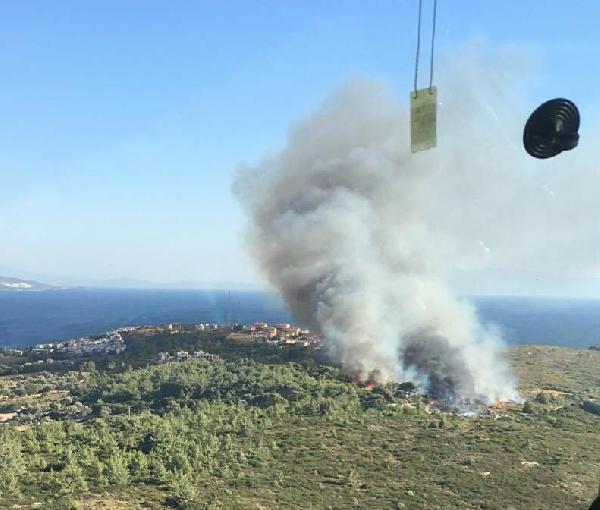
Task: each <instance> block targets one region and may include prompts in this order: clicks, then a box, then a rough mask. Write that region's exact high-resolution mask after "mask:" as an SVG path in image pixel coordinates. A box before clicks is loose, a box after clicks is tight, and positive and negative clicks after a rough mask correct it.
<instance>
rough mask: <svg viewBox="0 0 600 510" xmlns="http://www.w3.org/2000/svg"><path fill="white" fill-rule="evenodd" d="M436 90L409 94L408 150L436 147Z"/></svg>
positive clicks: (416, 150) (423, 90)
mask: <svg viewBox="0 0 600 510" xmlns="http://www.w3.org/2000/svg"><path fill="white" fill-rule="evenodd" d="M436 111H437V89H436V88H435V87H431V89H429V87H428V88H426V89H421V90H417V92H416V94H415V92H414V91H412V92H411V93H410V150H411V151H412V152H419V151H424V150H427V149H431V148H432V147H435V146H436V138H437V130H436V123H437V113H436Z"/></svg>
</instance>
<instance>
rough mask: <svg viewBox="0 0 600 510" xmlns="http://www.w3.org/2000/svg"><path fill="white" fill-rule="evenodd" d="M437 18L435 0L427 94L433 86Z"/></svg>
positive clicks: (435, 1)
mask: <svg viewBox="0 0 600 510" xmlns="http://www.w3.org/2000/svg"><path fill="white" fill-rule="evenodd" d="M436 17H437V0H433V28H432V29H431V59H430V60H429V93H430V94H431V85H432V84H433V48H434V45H435V22H436Z"/></svg>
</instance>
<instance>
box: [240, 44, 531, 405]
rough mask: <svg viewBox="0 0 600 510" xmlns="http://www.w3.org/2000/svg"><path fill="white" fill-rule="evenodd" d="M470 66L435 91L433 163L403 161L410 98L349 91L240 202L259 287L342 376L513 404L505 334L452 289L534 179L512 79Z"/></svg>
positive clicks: (269, 164)
mask: <svg viewBox="0 0 600 510" xmlns="http://www.w3.org/2000/svg"><path fill="white" fill-rule="evenodd" d="M467 53H468V52H467ZM476 53H477V52H475V54H474V55H467V56H466V57H465V56H463V62H462V63H460V62H458V61H453V62H452V64H453V67H454V68H456V69H459V71H460V72H459V73H454V78H453V79H449V80H448V81H447V83H445V84H440V98H441V101H442V105H441V106H440V113H439V115H440V125H439V128H438V129H439V133H440V137H439V147H438V148H437V149H435V150H431V151H427V152H424V153H419V154H411V153H410V149H409V119H408V104H407V103H408V98H407V100H406V101H397V100H395V99H394V98H393V96H392V94H391V93H390V92H389V91H388V89H387V88H386V87H385V86H384V85H382V84H379V83H372V82H354V83H350V84H347V85H345V86H344V87H342V88H341V89H340V90H338V91H337V92H336V93H335V94H334V95H333V96H331V97H330V98H329V99H328V100H327V101H326V103H325V104H324V105H323V107H322V108H321V109H320V110H319V111H318V112H316V113H315V114H314V115H312V116H310V117H309V118H308V119H306V120H304V121H303V122H301V123H299V124H297V125H295V126H294V127H293V129H291V132H290V134H289V138H288V141H287V145H286V147H285V148H284V149H283V151H281V153H279V154H277V155H275V156H273V157H270V158H268V159H267V160H265V161H264V162H262V163H261V164H259V165H257V166H256V167H253V168H245V169H242V170H241V171H240V172H239V175H238V176H237V178H236V181H235V184H234V191H235V193H236V195H237V196H238V197H239V200H240V201H241V203H242V204H243V205H244V207H245V209H246V210H247V213H248V216H249V218H250V227H249V233H248V240H249V244H250V247H251V250H252V252H253V254H254V255H255V257H256V259H257V260H258V262H259V264H260V267H261V269H262V271H263V272H264V274H265V275H266V277H267V278H268V280H269V281H270V282H271V284H272V285H273V286H274V287H275V288H276V289H277V290H278V291H279V293H280V294H281V296H282V297H283V299H284V300H285V302H286V303H287V304H288V306H289V308H290V310H291V312H292V314H293V316H294V317H295V319H296V320H297V321H298V322H299V323H301V324H302V325H305V326H307V327H310V328H313V329H315V330H317V331H319V332H321V334H322V335H323V337H324V339H325V342H326V344H327V345H328V347H329V348H330V349H331V352H332V353H333V354H334V355H335V356H336V357H337V358H338V359H339V360H340V361H341V362H342V363H343V365H344V366H345V367H346V368H347V369H348V370H349V371H351V372H355V373H357V374H360V376H361V377H363V378H369V377H373V376H374V375H375V374H376V377H377V378H379V379H380V380H382V381H399V382H401V381H407V380H411V381H414V382H416V383H418V384H420V385H421V386H422V387H424V388H425V389H427V390H428V391H430V392H431V393H432V394H433V395H434V396H436V397H440V398H452V399H453V398H456V397H463V398H482V399H484V400H487V401H495V400H510V399H514V398H517V395H516V392H515V389H514V380H513V377H512V375H511V372H510V370H509V368H508V367H507V365H506V363H505V362H504V361H503V359H502V356H501V350H502V341H501V339H500V336H499V334H498V333H497V332H496V331H495V330H493V329H490V328H489V327H486V326H484V325H482V324H481V323H480V322H479V321H478V319H477V316H476V313H475V311H474V308H473V307H472V306H471V304H470V303H469V302H468V301H466V300H461V299H457V298H456V297H455V296H454V295H453V294H452V292H451V291H450V289H449V287H448V285H447V284H446V275H447V274H448V271H450V270H453V269H456V268H464V267H477V266H478V264H481V263H482V261H484V260H485V258H486V257H488V256H489V248H488V247H487V246H488V245H489V244H490V243H491V242H492V241H493V239H494V238H493V236H492V237H490V232H492V231H495V228H496V227H495V223H494V222H496V221H499V222H500V223H502V225H503V226H501V227H498V228H499V229H500V232H501V234H502V235H507V232H509V229H508V227H506V225H504V223H503V222H504V220H503V219H500V220H498V218H501V217H502V218H503V216H502V208H503V206H504V205H505V204H507V203H508V202H510V201H511V200H512V199H513V197H514V195H515V193H517V194H518V193H520V191H517V192H515V191H514V190H515V189H517V190H518V189H519V187H520V186H521V184H522V183H523V180H524V179H525V177H519V176H518V174H517V172H516V171H515V169H514V168H512V167H511V161H513V160H514V161H520V159H519V158H522V159H523V160H524V159H525V158H526V157H527V156H524V155H522V150H521V148H520V147H518V142H519V135H520V132H521V131H520V130H521V129H522V124H520V120H519V119H516V118H513V117H511V116H510V111H509V110H506V109H504V110H503V108H504V107H503V106H502V105H503V104H504V99H505V97H504V95H503V94H504V93H503V91H504V90H505V89H504V87H505V86H506V84H507V82H508V83H510V78H509V76H510V72H508V71H507V65H506V64H504V65H503V66H502V67H500V66H498V65H497V64H498V62H492V63H490V64H488V67H485V66H486V65H485V64H481V62H480V61H479V57H478V56H477V54H476ZM506 61H508V62H511V64H510V66H513V65H517V64H514V62H516V61H517V60H515V59H508V60H506ZM448 73H449V74H451V73H450V71H448ZM465 78H467V79H468V78H474V79H476V80H478V83H477V90H475V89H473V88H471V89H469V86H468V85H465V83H467V81H466V80H465ZM490 98H491V99H490ZM494 98H495V99H496V102H494V101H492V99H494ZM484 99H485V101H484ZM446 102H447V104H446ZM513 106H514V105H513ZM490 111H491V112H492V114H493V115H492V117H493V118H494V119H495V121H494V122H490V121H489V120H490ZM513 132H514V133H517V136H516V137H514V140H513V139H512V138H511V137H512V135H510V137H509V136H508V135H507V133H513ZM515 140H516V142H515ZM511 158H512V159H511ZM509 167H510V168H509ZM507 179H509V180H510V179H512V183H511V185H510V186H507V185H498V183H499V182H501V181H502V182H503V181H504V180H507Z"/></svg>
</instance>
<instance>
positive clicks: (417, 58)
mask: <svg viewBox="0 0 600 510" xmlns="http://www.w3.org/2000/svg"><path fill="white" fill-rule="evenodd" d="M422 6H423V0H419V18H418V20H417V54H416V56H415V97H417V77H418V75H419V50H420V49H421V8H422Z"/></svg>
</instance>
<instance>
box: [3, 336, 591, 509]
mask: <svg viewBox="0 0 600 510" xmlns="http://www.w3.org/2000/svg"><path fill="white" fill-rule="evenodd" d="M127 342H128V349H127V352H126V354H124V355H122V356H120V357H112V358H110V357H107V358H98V359H95V360H89V359H88V360H85V361H83V362H81V363H72V364H64V365H62V367H63V368H62V369H60V370H54V371H47V370H44V371H38V372H32V373H21V372H19V370H11V371H10V373H7V374H6V375H4V376H3V377H1V378H0V398H1V399H0V413H1V414H0V420H3V421H2V423H0V466H2V469H0V508H13V507H15V505H18V508H57V509H62V508H65V509H67V508H82V509H83V508H121V509H125V508H126V509H130V508H132V509H135V508H189V509H193V508H195V509H208V508H215V509H216V508H224V509H235V508H240V509H242V508H289V509H292V508H382V509H384V508H385V509H389V508H415V509H416V508H429V509H437V508H439V509H441V508H444V509H446V508H465V509H498V510H500V509H508V508H515V509H519V508H555V509H565V508H581V509H583V508H587V507H586V503H587V504H588V505H589V502H590V501H591V499H592V496H593V495H594V493H595V490H596V487H597V476H598V474H599V471H600V465H599V463H598V458H597V448H595V446H594V445H597V444H598V441H599V440H600V427H599V424H600V416H598V414H597V407H598V405H597V404H596V399H597V398H599V397H600V373H599V371H598V370H597V367H598V364H599V363H600V352H595V351H589V350H588V351H585V350H579V351H577V350H568V349H561V348H554V347H536V346H522V347H518V348H514V349H512V350H511V352H510V356H511V359H512V362H513V365H514V367H515V370H516V372H517V373H518V374H519V376H520V381H521V391H522V394H523V397H524V399H525V402H524V403H519V404H512V405H508V406H506V407H505V408H502V409H496V410H487V409H482V410H480V412H477V413H474V414H473V415H472V416H465V415H461V414H453V413H442V412H439V411H437V410H436V408H435V406H434V405H432V402H430V401H429V400H428V398H427V396H424V395H419V394H417V393H416V392H415V391H414V387H412V386H411V385H385V386H378V387H375V388H372V389H370V388H366V387H363V386H360V385H356V384H353V383H352V382H351V381H350V380H349V379H348V377H347V376H346V375H345V374H344V373H343V372H342V371H341V370H340V369H339V368H337V367H335V366H332V365H330V364H327V363H326V361H325V360H324V359H323V356H322V355H319V354H318V353H316V352H311V351H309V350H306V349H305V350H302V349H278V348H273V347H270V346H269V347H268V346H260V345H253V344H245V345H241V344H236V343H232V342H230V341H229V340H227V339H226V338H225V337H224V336H223V335H219V334H215V333H194V334H192V333H190V334H183V335H171V336H169V337H168V338H166V337H161V336H160V335H131V336H130V337H128V339H127ZM167 343H168V345H166V344H167ZM177 348H182V349H205V350H207V351H210V352H214V353H217V354H219V355H220V356H222V358H223V359H224V362H222V363H211V362H209V361H203V360H196V361H186V362H181V363H177V362H170V363H164V364H149V362H148V360H149V359H152V358H153V357H154V355H155V354H156V353H157V352H158V351H159V350H161V349H177ZM15 508H16V507H15Z"/></svg>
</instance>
